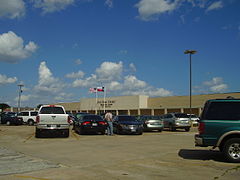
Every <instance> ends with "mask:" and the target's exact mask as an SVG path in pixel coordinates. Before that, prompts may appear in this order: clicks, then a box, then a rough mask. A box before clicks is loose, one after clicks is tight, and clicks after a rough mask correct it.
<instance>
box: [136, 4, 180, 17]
mask: <svg viewBox="0 0 240 180" xmlns="http://www.w3.org/2000/svg"><path fill="white" fill-rule="evenodd" d="M179 2H180V1H179V0H174V1H170V0H141V1H140V2H139V3H138V4H136V5H135V6H136V7H137V8H138V12H139V18H140V19H141V20H144V21H149V20H155V19H157V17H158V16H159V15H161V14H164V13H170V12H172V11H174V10H176V9H177V8H178V7H179V5H180V3H179Z"/></svg>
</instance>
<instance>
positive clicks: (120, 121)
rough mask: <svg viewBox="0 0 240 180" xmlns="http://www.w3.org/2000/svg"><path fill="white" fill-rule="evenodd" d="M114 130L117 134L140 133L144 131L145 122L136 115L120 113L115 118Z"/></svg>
mask: <svg viewBox="0 0 240 180" xmlns="http://www.w3.org/2000/svg"><path fill="white" fill-rule="evenodd" d="M113 132H114V133H116V134H139V135H141V134H142V133H143V123H142V121H139V120H137V119H136V117H135V116H129V115H118V116H115V117H114V118H113Z"/></svg>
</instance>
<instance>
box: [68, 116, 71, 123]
mask: <svg viewBox="0 0 240 180" xmlns="http://www.w3.org/2000/svg"><path fill="white" fill-rule="evenodd" d="M68 124H71V117H70V116H68Z"/></svg>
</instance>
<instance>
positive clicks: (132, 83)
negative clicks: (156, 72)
mask: <svg viewBox="0 0 240 180" xmlns="http://www.w3.org/2000/svg"><path fill="white" fill-rule="evenodd" d="M124 86H125V88H127V89H139V88H145V87H146V86H147V83H146V82H144V81H141V80H138V79H137V78H136V77H135V76H132V75H130V76H126V77H125V79H124Z"/></svg>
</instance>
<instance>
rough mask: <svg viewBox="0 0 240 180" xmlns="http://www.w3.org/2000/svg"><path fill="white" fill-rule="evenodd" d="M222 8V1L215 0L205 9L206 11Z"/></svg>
mask: <svg viewBox="0 0 240 180" xmlns="http://www.w3.org/2000/svg"><path fill="white" fill-rule="evenodd" d="M221 8H223V3H222V1H217V2H213V3H212V4H211V5H210V6H209V7H208V8H207V9H206V12H209V11H212V10H217V9H221Z"/></svg>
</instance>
